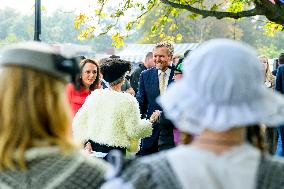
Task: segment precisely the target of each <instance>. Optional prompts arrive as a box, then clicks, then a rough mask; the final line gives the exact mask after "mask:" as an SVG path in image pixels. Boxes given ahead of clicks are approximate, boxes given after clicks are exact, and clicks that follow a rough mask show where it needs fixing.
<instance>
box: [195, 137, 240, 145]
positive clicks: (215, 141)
mask: <svg viewBox="0 0 284 189" xmlns="http://www.w3.org/2000/svg"><path fill="white" fill-rule="evenodd" d="M196 142H197V143H200V144H211V145H222V146H232V145H239V144H242V143H243V141H238V140H225V139H209V138H198V139H196Z"/></svg>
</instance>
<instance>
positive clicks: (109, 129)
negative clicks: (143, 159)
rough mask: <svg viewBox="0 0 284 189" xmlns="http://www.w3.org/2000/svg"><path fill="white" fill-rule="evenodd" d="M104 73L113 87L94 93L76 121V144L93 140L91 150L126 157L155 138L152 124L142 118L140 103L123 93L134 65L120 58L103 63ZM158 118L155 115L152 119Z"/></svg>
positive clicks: (101, 153) (74, 124) (74, 134)
mask: <svg viewBox="0 0 284 189" xmlns="http://www.w3.org/2000/svg"><path fill="white" fill-rule="evenodd" d="M100 69H101V73H102V74H103V78H104V80H105V81H107V82H108V84H109V86H110V87H109V88H107V89H100V90H96V91H94V92H92V93H91V94H90V95H89V96H88V97H87V98H86V101H85V103H84V104H83V106H82V108H81V109H80V110H79V111H78V113H77V114H76V116H75V117H74V120H73V136H74V138H75V140H76V141H89V142H90V145H89V150H90V146H91V150H92V151H94V154H95V156H97V157H103V158H105V159H106V156H107V154H108V153H109V152H110V151H111V150H113V149H117V150H120V151H121V152H122V153H123V154H126V150H128V151H129V152H133V153H135V152H137V151H138V150H139V144H140V139H141V138H144V137H147V136H149V135H151V133H152V124H151V122H150V121H149V120H144V119H141V118H140V111H139V106H138V102H137V100H136V99H135V98H134V97H133V96H132V95H130V94H128V93H123V92H121V86H122V85H123V83H124V80H125V74H126V72H127V71H129V70H130V62H128V61H125V60H122V59H119V58H107V59H104V60H102V61H101V66H100ZM153 117H156V116H155V115H153V116H152V118H151V120H152V119H153Z"/></svg>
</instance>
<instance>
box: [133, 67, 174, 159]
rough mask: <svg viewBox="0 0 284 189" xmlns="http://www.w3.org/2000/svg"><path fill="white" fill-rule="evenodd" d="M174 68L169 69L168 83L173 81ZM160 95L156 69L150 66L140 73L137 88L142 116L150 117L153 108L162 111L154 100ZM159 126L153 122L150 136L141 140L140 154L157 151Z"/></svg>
mask: <svg viewBox="0 0 284 189" xmlns="http://www.w3.org/2000/svg"><path fill="white" fill-rule="evenodd" d="M173 76H174V70H173V69H172V70H171V73H170V76H169V81H168V85H169V84H171V82H173ZM158 96H160V89H159V76H158V69H156V68H152V69H148V70H145V71H143V72H142V73H141V75H140V80H139V90H138V93H137V96H136V98H137V100H138V102H139V107H140V112H141V116H142V118H145V117H146V118H150V116H151V115H152V113H153V112H154V111H155V110H160V111H162V108H161V107H160V106H159V105H158V103H157V102H156V98H157V97H158ZM159 133H160V127H159V124H153V132H152V135H151V136H150V137H147V138H145V139H143V140H142V143H141V148H142V149H141V153H140V155H146V154H150V153H153V152H156V151H158V139H159Z"/></svg>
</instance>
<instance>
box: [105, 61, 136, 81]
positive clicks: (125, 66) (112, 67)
mask: <svg viewBox="0 0 284 189" xmlns="http://www.w3.org/2000/svg"><path fill="white" fill-rule="evenodd" d="M100 70H101V72H102V74H103V78H104V80H105V81H107V82H109V83H111V82H114V81H116V80H117V79H119V78H120V77H123V76H124V75H125V73H126V72H127V71H130V70H131V64H130V62H129V61H126V60H122V59H120V58H105V59H102V60H101V65H100Z"/></svg>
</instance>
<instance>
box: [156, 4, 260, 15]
mask: <svg viewBox="0 0 284 189" xmlns="http://www.w3.org/2000/svg"><path fill="white" fill-rule="evenodd" d="M161 1H162V2H163V3H164V4H167V5H170V6H172V7H174V8H178V9H185V10H188V11H190V12H193V13H195V14H199V15H202V16H203V17H204V18H206V17H209V16H212V17H216V18H217V19H222V18H234V19H238V18H243V17H251V16H256V15H263V14H262V13H261V12H259V11H258V9H256V8H253V9H251V10H246V11H241V12H236V13H233V12H223V11H210V10H203V9H198V8H195V7H193V6H191V5H188V4H187V5H185V4H179V3H174V2H172V1H170V0H161Z"/></svg>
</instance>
